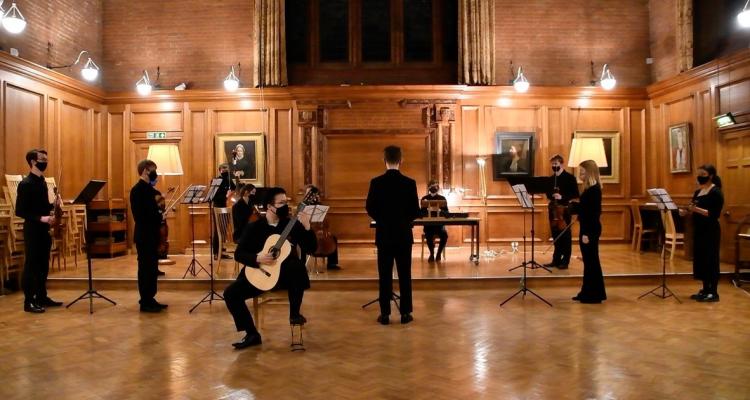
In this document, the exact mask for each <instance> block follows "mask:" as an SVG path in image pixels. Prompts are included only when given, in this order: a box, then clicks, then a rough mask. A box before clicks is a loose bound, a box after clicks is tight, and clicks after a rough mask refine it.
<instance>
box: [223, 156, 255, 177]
mask: <svg viewBox="0 0 750 400" xmlns="http://www.w3.org/2000/svg"><path fill="white" fill-rule="evenodd" d="M237 171H242V176H240V177H239V178H240V179H258V178H257V177H256V176H255V164H253V163H250V162H249V161H248V159H247V157H242V158H241V159H238V160H232V161H231V162H230V163H229V174H230V175H231V176H232V177H234V176H235V175H234V173H235V172H237Z"/></svg>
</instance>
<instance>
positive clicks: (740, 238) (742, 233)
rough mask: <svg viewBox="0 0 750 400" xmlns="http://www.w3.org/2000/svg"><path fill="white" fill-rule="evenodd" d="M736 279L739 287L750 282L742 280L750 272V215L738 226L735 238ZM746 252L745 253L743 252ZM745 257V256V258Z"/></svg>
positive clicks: (734, 279)
mask: <svg viewBox="0 0 750 400" xmlns="http://www.w3.org/2000/svg"><path fill="white" fill-rule="evenodd" d="M734 245H735V247H734V251H735V254H734V257H735V258H734V260H735V264H734V278H733V279H732V281H733V282H734V284H735V285H736V286H737V287H740V286H742V284H743V283H747V282H750V281H748V280H746V279H742V274H746V273H748V272H750V260H748V258H747V254H748V252H747V249H750V214H748V215H746V216H745V218H744V219H743V220H742V221H740V223H739V224H737V231H736V232H735V236H734ZM743 250H744V251H743ZM743 255H744V256H745V257H744V258H743Z"/></svg>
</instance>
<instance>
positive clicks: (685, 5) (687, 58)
mask: <svg viewBox="0 0 750 400" xmlns="http://www.w3.org/2000/svg"><path fill="white" fill-rule="evenodd" d="M677 62H678V65H677V68H679V71H680V72H685V71H687V70H689V69H691V68H693V0H678V2H677Z"/></svg>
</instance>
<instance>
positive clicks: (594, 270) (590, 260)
mask: <svg viewBox="0 0 750 400" xmlns="http://www.w3.org/2000/svg"><path fill="white" fill-rule="evenodd" d="M579 240H580V245H581V255H582V256H583V285H582V286H581V292H580V293H578V297H580V298H581V300H589V301H599V300H606V299H607V293H606V291H605V289H604V275H603V274H602V264H601V263H600V262H599V237H592V236H589V242H588V244H584V243H583V240H582V239H581V237H580V236H579Z"/></svg>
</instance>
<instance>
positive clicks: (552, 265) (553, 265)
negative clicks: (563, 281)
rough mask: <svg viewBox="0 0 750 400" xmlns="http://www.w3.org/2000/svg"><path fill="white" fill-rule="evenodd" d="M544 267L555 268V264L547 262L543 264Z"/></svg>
mask: <svg viewBox="0 0 750 400" xmlns="http://www.w3.org/2000/svg"><path fill="white" fill-rule="evenodd" d="M544 267H545V268H557V264H555V263H547V264H544Z"/></svg>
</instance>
